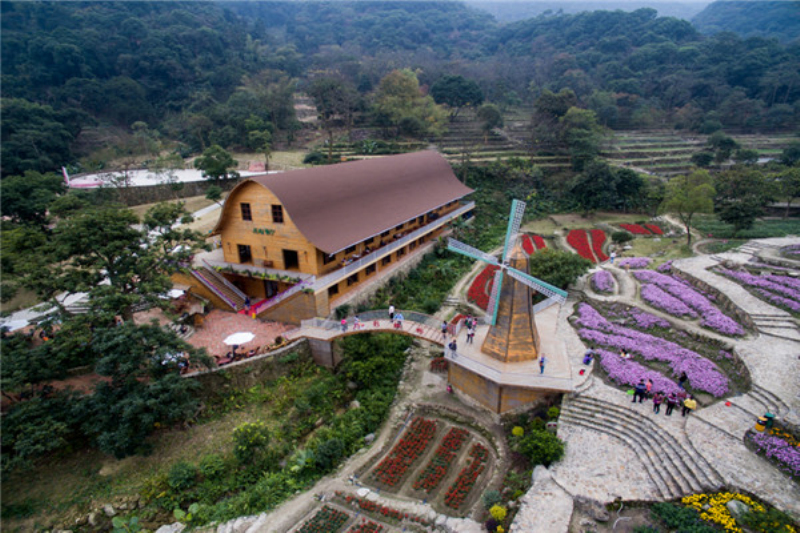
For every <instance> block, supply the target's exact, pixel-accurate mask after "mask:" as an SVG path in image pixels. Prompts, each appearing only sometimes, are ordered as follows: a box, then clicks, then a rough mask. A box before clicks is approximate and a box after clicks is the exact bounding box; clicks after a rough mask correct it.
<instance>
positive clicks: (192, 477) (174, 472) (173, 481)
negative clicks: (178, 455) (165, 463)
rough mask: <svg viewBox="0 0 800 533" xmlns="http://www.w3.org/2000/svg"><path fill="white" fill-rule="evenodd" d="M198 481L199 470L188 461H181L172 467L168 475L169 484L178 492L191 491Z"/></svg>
mask: <svg viewBox="0 0 800 533" xmlns="http://www.w3.org/2000/svg"><path fill="white" fill-rule="evenodd" d="M196 481H197V468H196V467H195V466H194V465H193V464H190V463H187V462H186V461H179V462H177V463H175V464H174V465H172V468H170V469H169V474H167V484H168V485H169V487H170V488H171V489H172V490H174V491H176V492H183V491H184V490H186V489H190V488H192V487H193V486H194V484H195V482H196Z"/></svg>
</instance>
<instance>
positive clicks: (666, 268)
mask: <svg viewBox="0 0 800 533" xmlns="http://www.w3.org/2000/svg"><path fill="white" fill-rule="evenodd" d="M656 270H658V271H659V272H661V273H665V272H669V271H670V270H672V259H670V260H669V261H667V262H666V263H664V264H663V265H661V266H660V267H658V268H657V269H656Z"/></svg>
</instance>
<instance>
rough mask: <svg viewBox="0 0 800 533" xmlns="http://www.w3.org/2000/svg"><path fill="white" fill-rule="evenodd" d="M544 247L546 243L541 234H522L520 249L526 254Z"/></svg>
mask: <svg viewBox="0 0 800 533" xmlns="http://www.w3.org/2000/svg"><path fill="white" fill-rule="evenodd" d="M544 248H547V244H545V242H544V239H543V238H542V237H541V235H523V236H522V249H523V250H525V253H526V254H528V255H531V254H533V253H535V252H537V251H538V250H542V249H544Z"/></svg>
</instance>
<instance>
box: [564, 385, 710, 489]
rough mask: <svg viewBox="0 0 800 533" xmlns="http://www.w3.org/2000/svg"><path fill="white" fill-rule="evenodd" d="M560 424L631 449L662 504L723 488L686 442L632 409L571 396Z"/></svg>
mask: <svg viewBox="0 0 800 533" xmlns="http://www.w3.org/2000/svg"><path fill="white" fill-rule="evenodd" d="M673 416H674V415H673ZM678 416H680V415H678ZM559 420H560V422H561V423H564V424H573V425H575V426H581V427H584V428H587V429H591V430H593V431H597V432H600V433H605V434H607V435H610V436H612V437H614V438H616V439H618V440H620V441H621V442H622V443H623V444H625V445H626V446H628V447H629V448H631V449H632V450H633V452H634V453H635V454H636V456H637V457H638V458H639V460H640V461H641V462H642V464H643V465H644V467H645V470H646V471H647V474H648V476H649V477H650V479H651V480H652V481H653V483H654V485H655V486H656V488H657V490H658V492H659V494H660V495H661V496H662V497H663V498H664V499H665V500H671V499H674V498H678V497H680V496H683V495H686V494H694V493H698V492H704V491H706V490H711V489H716V488H719V487H721V486H723V485H724V481H723V479H722V477H721V476H720V475H719V474H718V473H717V472H716V471H715V470H714V468H713V467H712V466H711V464H709V463H708V462H707V461H706V460H705V459H704V458H703V457H702V456H701V455H700V454H699V453H698V452H697V451H696V450H695V449H694V447H693V446H692V444H691V442H689V440H688V439H686V438H685V437H680V438H678V437H675V436H674V435H672V434H671V433H669V432H667V431H666V430H665V429H663V428H662V427H661V426H659V425H658V424H657V423H655V422H654V421H653V419H652V418H649V417H646V416H643V415H641V414H639V413H638V412H636V411H634V410H632V409H626V408H625V407H623V406H619V405H616V404H612V403H609V402H606V401H603V400H600V399H597V398H592V397H589V396H585V395H580V396H571V397H569V398H565V400H564V403H563V404H562V411H561V417H560V419H559Z"/></svg>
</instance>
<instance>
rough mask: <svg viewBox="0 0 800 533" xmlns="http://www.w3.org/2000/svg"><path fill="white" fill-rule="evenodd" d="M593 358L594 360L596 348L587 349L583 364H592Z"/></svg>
mask: <svg viewBox="0 0 800 533" xmlns="http://www.w3.org/2000/svg"><path fill="white" fill-rule="evenodd" d="M593 360H594V349H593V348H589V349H588V350H586V353H584V354H583V364H584V365H591V364H592V361H593Z"/></svg>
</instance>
